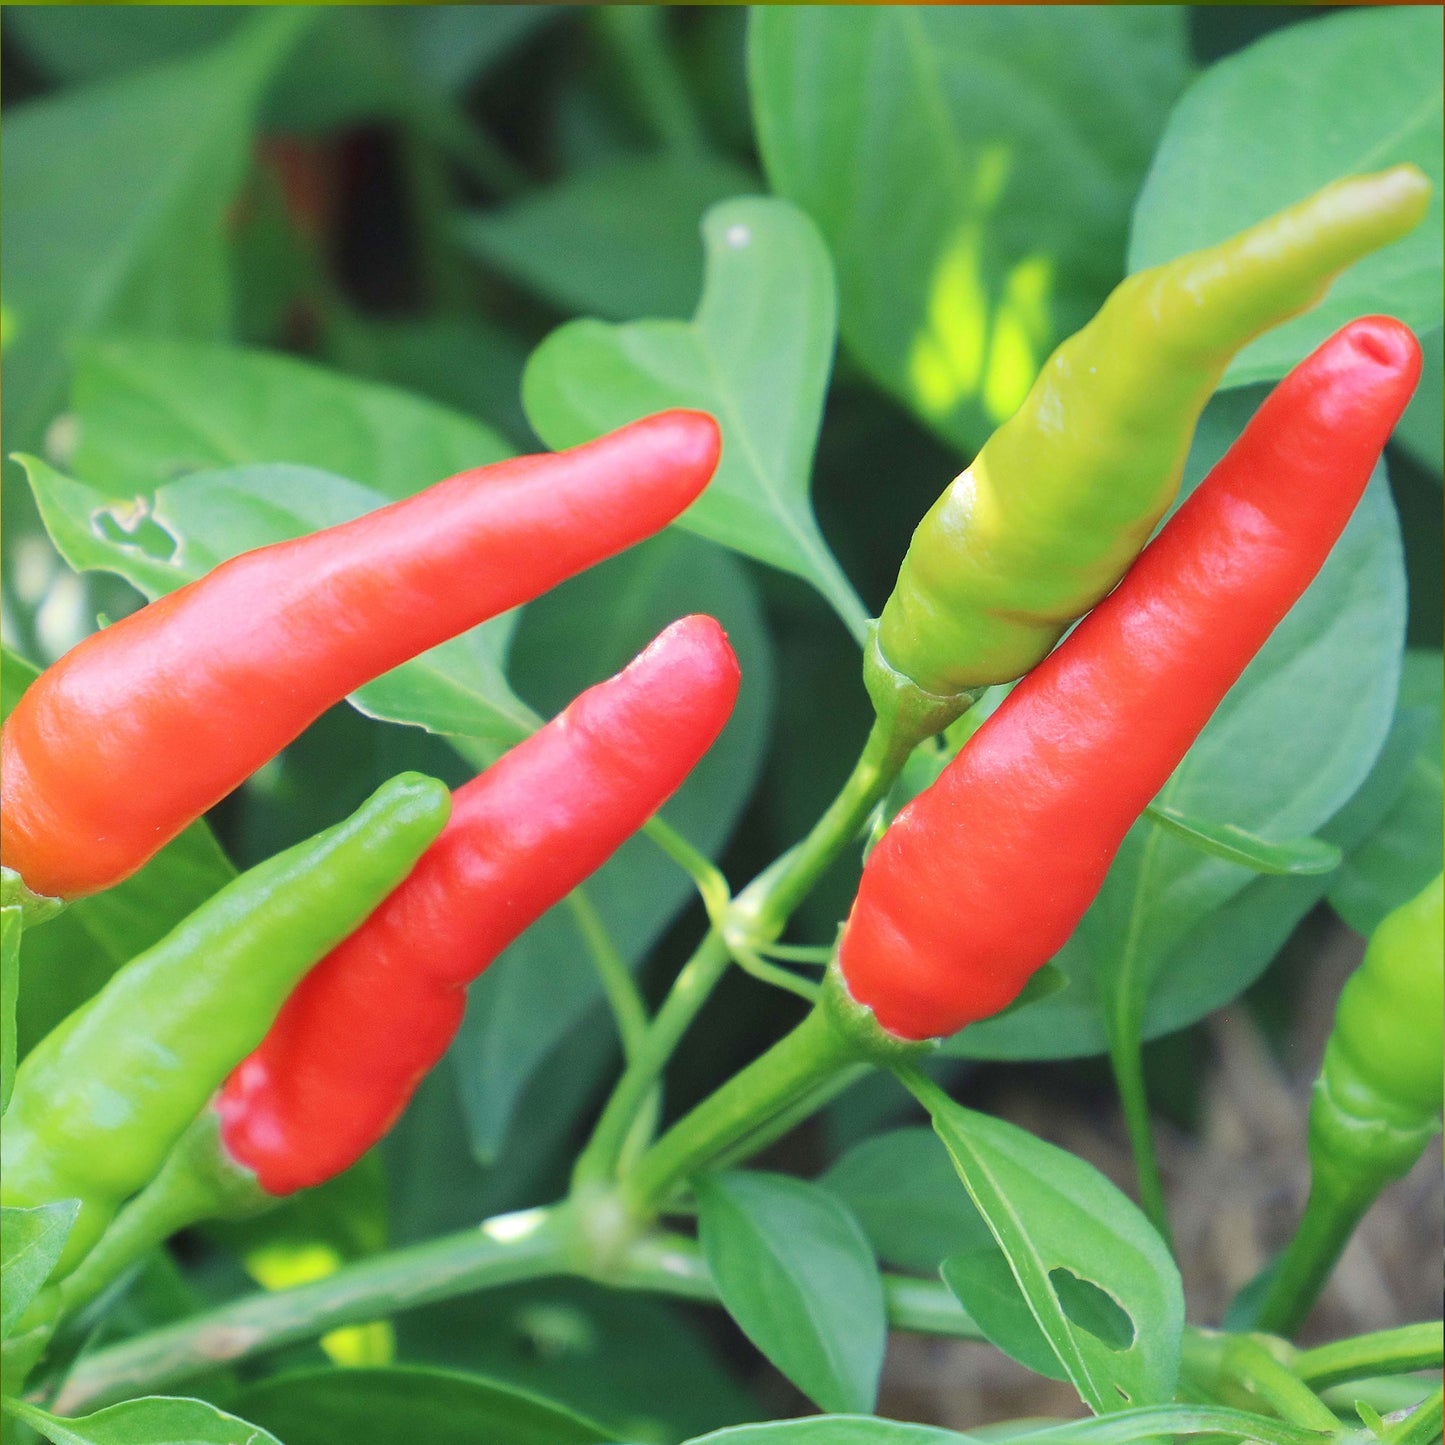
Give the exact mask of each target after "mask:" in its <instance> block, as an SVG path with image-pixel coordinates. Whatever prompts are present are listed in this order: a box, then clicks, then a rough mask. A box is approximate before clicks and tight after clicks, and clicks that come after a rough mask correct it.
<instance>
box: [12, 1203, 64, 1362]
mask: <svg viewBox="0 0 1445 1445" xmlns="http://www.w3.org/2000/svg"><path fill="white" fill-rule="evenodd" d="M79 1212H80V1201H79V1200H78V1199H61V1200H58V1201H57V1202H56V1203H54V1204H41V1205H38V1206H37V1207H36V1208H34V1209H10V1208H5V1209H0V1219H3V1221H4V1228H3V1229H0V1281H3V1286H0V1339H5V1338H8V1337H9V1335H10V1334H11V1333H12V1332H13V1331H14V1329H15V1326H16V1325H17V1324H19V1322H20V1318H21V1316H22V1315H24V1313H25V1310H26V1308H27V1306H28V1305H29V1304H30V1301H31V1300H33V1299H34V1298H35V1296H36V1295H37V1294H39V1293H40V1290H41V1287H42V1286H43V1285H44V1284H45V1281H46V1280H47V1279H49V1278H50V1271H51V1270H53V1269H54V1268H55V1265H56V1262H57V1261H58V1260H59V1259H60V1254H61V1251H62V1250H63V1249H64V1248H65V1241H66V1239H67V1237H68V1236H69V1234H70V1227H71V1225H73V1224H74V1223H75V1216H76V1215H77V1214H78V1213H79Z"/></svg>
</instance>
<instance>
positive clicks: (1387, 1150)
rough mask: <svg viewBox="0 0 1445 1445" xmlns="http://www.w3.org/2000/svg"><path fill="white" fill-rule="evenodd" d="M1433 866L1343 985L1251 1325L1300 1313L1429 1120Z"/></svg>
mask: <svg viewBox="0 0 1445 1445" xmlns="http://www.w3.org/2000/svg"><path fill="white" fill-rule="evenodd" d="M1442 1016H1445V876H1442V877H1438V878H1436V879H1435V881H1434V882H1433V883H1431V884H1429V885H1428V886H1427V887H1426V888H1425V889H1424V891H1423V892H1421V893H1419V894H1417V895H1416V896H1415V897H1414V898H1412V899H1411V900H1410V901H1409V902H1408V903H1405V904H1403V905H1401V906H1400V907H1399V908H1397V909H1396V910H1395V911H1394V912H1393V913H1391V914H1390V915H1389V916H1388V917H1387V918H1385V919H1384V921H1383V922H1381V924H1380V925H1379V927H1378V928H1376V929H1375V932H1374V933H1373V934H1372V935H1371V938H1370V945H1369V947H1368V948H1367V949H1366V950H1365V961H1364V962H1363V963H1362V964H1361V965H1360V967H1359V968H1358V969H1357V970H1356V971H1355V973H1354V974H1353V975H1352V976H1351V978H1350V980H1349V982H1348V983H1346V985H1345V988H1344V992H1343V993H1342V994H1341V995H1340V1004H1339V1008H1338V1010H1337V1011H1336V1014H1335V1028H1334V1032H1333V1033H1332V1034H1331V1035H1330V1040H1329V1043H1328V1044H1327V1045H1326V1047H1325V1059H1324V1064H1323V1066H1322V1067H1321V1069H1320V1076H1319V1078H1318V1079H1317V1080H1316V1081H1315V1090H1314V1098H1313V1100H1312V1102H1311V1104H1310V1131H1309V1150H1310V1174H1311V1180H1310V1196H1309V1201H1308V1203H1307V1204H1306V1205H1305V1212H1304V1215H1303V1217H1302V1218H1301V1220H1300V1227H1299V1229H1298V1231H1297V1232H1296V1234H1295V1237H1294V1239H1293V1240H1292V1241H1291V1242H1290V1245H1289V1248H1288V1249H1286V1250H1285V1253H1284V1255H1283V1257H1282V1258H1281V1260H1280V1263H1279V1267H1278V1269H1277V1270H1276V1271H1275V1274H1274V1278H1273V1280H1272V1282H1271V1284H1270V1288H1269V1292H1268V1294H1267V1295H1266V1297H1265V1301H1264V1303H1263V1305H1262V1306H1261V1307H1260V1312H1259V1317H1258V1324H1259V1327H1260V1328H1261V1329H1264V1330H1269V1331H1273V1332H1275V1333H1281V1334H1282V1333H1286V1332H1288V1331H1291V1330H1293V1329H1294V1328H1295V1326H1296V1325H1298V1323H1299V1322H1300V1321H1301V1320H1302V1319H1303V1318H1304V1316H1305V1314H1306V1312H1307V1311H1308V1310H1309V1308H1310V1306H1311V1305H1312V1304H1313V1303H1314V1301H1315V1298H1316V1296H1317V1295H1318V1294H1319V1292H1320V1290H1321V1289H1322V1288H1323V1286H1324V1283H1325V1281H1326V1279H1328V1278H1329V1274H1330V1271H1331V1270H1332V1269H1333V1268H1334V1265H1335V1261H1336V1260H1337V1259H1338V1258H1339V1256H1340V1252H1341V1251H1342V1250H1343V1249H1344V1247H1345V1244H1346V1242H1347V1241H1348V1240H1349V1237H1350V1235H1351V1234H1352V1233H1353V1231H1354V1228H1355V1226H1356V1225H1357V1224H1358V1223H1359V1221H1360V1220H1361V1218H1363V1216H1364V1214H1365V1211H1366V1210H1367V1209H1369V1207H1370V1205H1371V1204H1372V1203H1373V1202H1374V1200H1375V1197H1376V1196H1377V1195H1378V1194H1379V1192H1380V1191H1381V1190H1382V1189H1383V1188H1384V1187H1385V1185H1387V1184H1389V1183H1390V1182H1391V1181H1392V1180H1395V1179H1399V1178H1401V1177H1402V1176H1403V1175H1405V1174H1407V1173H1408V1172H1409V1171H1410V1169H1411V1168H1412V1166H1413V1165H1414V1163H1415V1161H1416V1160H1417V1159H1418V1158H1419V1157H1420V1155H1421V1154H1422V1153H1423V1152H1424V1149H1425V1146H1426V1145H1427V1144H1428V1143H1429V1142H1430V1140H1431V1139H1433V1138H1434V1137H1435V1135H1436V1133H1437V1132H1438V1131H1439V1129H1440V1109H1441V1099H1442V1093H1445V1079H1442V1057H1445V1024H1442Z"/></svg>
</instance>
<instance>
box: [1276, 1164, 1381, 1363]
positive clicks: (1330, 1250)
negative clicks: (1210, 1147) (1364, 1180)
mask: <svg viewBox="0 0 1445 1445" xmlns="http://www.w3.org/2000/svg"><path fill="white" fill-rule="evenodd" d="M1373 1200H1374V1193H1373V1191H1368V1190H1367V1191H1365V1192H1363V1193H1361V1194H1348V1193H1340V1192H1336V1191H1334V1190H1329V1189H1326V1188H1324V1187H1323V1186H1322V1184H1321V1181H1320V1180H1319V1179H1316V1180H1315V1183H1314V1187H1313V1188H1312V1189H1311V1190H1310V1197H1309V1200H1308V1202H1307V1203H1306V1204H1305V1210H1304V1213H1303V1214H1302V1215H1301V1216H1300V1222H1299V1228H1298V1229H1297V1230H1295V1234H1294V1238H1293V1239H1291V1240H1290V1242H1289V1245H1288V1246H1287V1248H1286V1249H1285V1252H1284V1253H1283V1254H1282V1255H1281V1256H1280V1259H1279V1263H1278V1265H1277V1266H1276V1267H1275V1270H1274V1274H1273V1277H1272V1278H1271V1280H1270V1284H1269V1291H1268V1293H1266V1295H1265V1297H1264V1302H1263V1304H1261V1305H1260V1307H1259V1314H1258V1316H1257V1317H1256V1319H1255V1327H1256V1328H1257V1329H1260V1330H1263V1331H1264V1332H1266V1333H1267V1334H1271V1335H1292V1334H1293V1333H1294V1332H1295V1331H1296V1330H1297V1329H1298V1328H1299V1327H1300V1324H1301V1323H1302V1322H1303V1320H1304V1317H1305V1316H1306V1315H1307V1314H1308V1313H1309V1312H1310V1310H1311V1309H1313V1308H1314V1303H1315V1301H1316V1300H1317V1299H1318V1298H1319V1296H1320V1291H1321V1290H1322V1289H1324V1287H1325V1283H1326V1282H1327V1281H1328V1279H1329V1277H1330V1274H1331V1272H1332V1271H1333V1269H1334V1267H1335V1264H1336V1262H1337V1261H1338V1260H1339V1257H1340V1255H1341V1254H1342V1253H1343V1252H1344V1248H1345V1245H1347V1244H1348V1243H1349V1242H1350V1236H1351V1235H1352V1234H1353V1233H1354V1232H1355V1226H1356V1225H1357V1224H1358V1223H1359V1222H1360V1220H1361V1218H1363V1216H1364V1214H1365V1211H1366V1210H1367V1209H1368V1208H1369V1207H1370V1205H1371V1203H1372V1202H1373Z"/></svg>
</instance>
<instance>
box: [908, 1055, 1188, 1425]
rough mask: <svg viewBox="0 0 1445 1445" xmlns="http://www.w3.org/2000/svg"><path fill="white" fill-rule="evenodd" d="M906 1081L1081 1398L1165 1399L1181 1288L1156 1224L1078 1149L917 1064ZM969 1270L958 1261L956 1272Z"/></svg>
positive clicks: (1112, 1403) (1111, 1407) (996, 1315)
mask: <svg viewBox="0 0 1445 1445" xmlns="http://www.w3.org/2000/svg"><path fill="white" fill-rule="evenodd" d="M907 1082H908V1084H909V1087H910V1088H911V1089H912V1090H913V1092H914V1094H915V1095H916V1096H917V1098H918V1100H919V1102H920V1103H922V1104H923V1105H924V1107H925V1108H926V1109H928V1111H929V1112H930V1113H931V1114H932V1116H933V1126H934V1128H935V1129H937V1131H938V1134H939V1137H940V1138H941V1139H942V1140H943V1142H944V1144H945V1145H946V1146H947V1148H948V1152H949V1154H950V1155H951V1156H952V1158H953V1162H954V1167H955V1168H956V1169H957V1170H958V1173H959V1177H960V1178H961V1179H962V1180H963V1182H964V1184H965V1185H966V1186H967V1188H968V1192H969V1194H970V1195H972V1197H973V1202H974V1203H975V1204H976V1205H977V1206H978V1210H979V1213H980V1214H982V1215H983V1217H984V1220H985V1221H986V1222H987V1224H988V1227H989V1229H990V1230H991V1231H992V1233H993V1236H994V1238H995V1240H997V1242H998V1245H999V1247H1000V1249H1001V1250H1002V1251H1003V1254H1004V1256H1005V1257H1006V1259H1007V1261H1008V1266H1009V1269H1010V1270H1011V1271H1012V1274H1013V1277H1014V1279H1015V1281H1016V1282H1017V1285H1018V1288H1019V1290H1020V1291H1021V1292H1022V1295H1023V1298H1024V1300H1025V1301H1026V1302H1027V1306H1028V1310H1029V1313H1030V1314H1031V1315H1032V1316H1033V1318H1034V1320H1035V1321H1036V1322H1037V1324H1038V1326H1039V1328H1040V1329H1041V1330H1042V1331H1043V1334H1044V1336H1045V1338H1046V1339H1047V1340H1048V1343H1049V1346H1050V1347H1051V1349H1052V1350H1053V1352H1054V1353H1055V1355H1056V1356H1057V1357H1058V1360H1059V1363H1060V1365H1061V1366H1062V1367H1063V1369H1064V1371H1065V1373H1066V1374H1067V1376H1068V1378H1069V1379H1070V1380H1071V1381H1072V1382H1073V1385H1074V1388H1075V1389H1076V1390H1078V1392H1079V1395H1080V1398H1081V1399H1082V1400H1083V1401H1084V1402H1085V1404H1087V1405H1088V1406H1089V1407H1090V1408H1091V1409H1092V1410H1094V1411H1095V1413H1097V1414H1107V1413H1109V1412H1112V1411H1115V1410H1120V1409H1123V1408H1125V1407H1127V1406H1129V1405H1148V1404H1156V1403H1164V1402H1167V1401H1168V1400H1170V1399H1171V1398H1172V1397H1173V1393H1174V1384H1175V1380H1176V1378H1177V1376H1178V1373H1179V1353H1180V1341H1181V1338H1182V1335H1183V1329H1184V1291H1183V1285H1182V1284H1181V1282H1180V1279H1179V1271H1178V1269H1177V1268H1176V1267H1175V1264H1174V1261H1173V1260H1172V1259H1171V1258H1170V1256H1169V1251H1168V1250H1167V1249H1166V1248H1165V1246H1164V1242H1163V1240H1161V1239H1160V1237H1159V1235H1158V1234H1157V1233H1156V1232H1155V1230H1154V1228H1153V1226H1152V1225H1151V1224H1150V1223H1149V1222H1148V1221H1147V1220H1146V1219H1145V1218H1144V1216H1143V1215H1142V1214H1140V1212H1139V1211H1138V1209H1136V1208H1135V1206H1134V1205H1133V1204H1131V1203H1130V1202H1129V1200H1128V1199H1126V1198H1125V1197H1124V1196H1123V1195H1122V1194H1121V1193H1120V1192H1119V1191H1118V1190H1117V1189H1116V1188H1115V1187H1114V1186H1113V1185H1112V1184H1110V1183H1109V1181H1108V1180H1107V1179H1105V1178H1104V1176H1103V1175H1102V1174H1100V1173H1099V1172H1098V1171H1097V1170H1096V1169H1094V1168H1093V1167H1092V1166H1091V1165H1089V1164H1087V1163H1085V1162H1084V1161H1083V1160H1082V1159H1079V1158H1076V1157H1075V1156H1074V1155H1072V1154H1069V1153H1067V1152H1065V1151H1064V1150H1062V1149H1058V1148H1056V1147H1055V1146H1053V1145H1052V1144H1046V1143H1044V1142H1043V1140H1041V1139H1036V1138H1034V1136H1033V1135H1031V1134H1028V1133H1026V1132H1025V1131H1024V1130H1022V1129H1019V1128H1017V1127H1016V1126H1014V1125H1012V1124H1007V1123H1004V1122H1003V1121H1002V1120H1000V1119H992V1118H989V1117H988V1116H987V1115H984V1114H976V1113H974V1112H973V1111H972V1110H969V1109H964V1108H962V1107H961V1106H960V1105H958V1104H955V1103H954V1102H953V1100H951V1099H950V1098H949V1097H948V1096H947V1095H946V1094H945V1093H944V1092H943V1091H942V1090H941V1089H939V1088H938V1087H937V1085H935V1084H933V1083H931V1082H930V1081H929V1080H927V1079H925V1078H923V1077H922V1076H921V1075H911V1076H910V1077H909V1078H908V1080H907ZM965 1273H966V1272H965V1271H962V1270H960V1269H955V1277H956V1278H963V1277H964V1274H965ZM978 1294H979V1297H980V1299H981V1300H982V1299H984V1298H985V1295H986V1291H983V1290H979V1291H978ZM960 1298H963V1297H962V1296H960ZM997 1300H998V1296H997V1294H996V1293H995V1295H994V1297H993V1299H992V1300H991V1301H986V1302H985V1312H986V1313H990V1314H991V1315H992V1319H993V1322H994V1325H995V1326H996V1327H997V1326H999V1324H1000V1321H1003V1322H1004V1329H1005V1332H1006V1337H1008V1338H1010V1339H1011V1342H1012V1343H1013V1345H1014V1347H1015V1348H1017V1347H1018V1344H1019V1341H1020V1339H1021V1338H1022V1336H1021V1335H1019V1334H1017V1333H1014V1334H1007V1315H1006V1311H1007V1306H1004V1308H1003V1309H994V1310H992V1311H990V1310H989V1304H990V1303H993V1304H997ZM965 1307H966V1308H968V1309H970V1310H972V1308H973V1305H972V1302H971V1301H965ZM979 1324H980V1325H981V1326H982V1327H983V1328H984V1329H986V1330H987V1329H988V1328H989V1325H988V1324H986V1323H985V1322H984V1321H983V1320H980V1321H979ZM1025 1348H1027V1347H1025Z"/></svg>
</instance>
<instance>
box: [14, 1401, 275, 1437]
mask: <svg viewBox="0 0 1445 1445" xmlns="http://www.w3.org/2000/svg"><path fill="white" fill-rule="evenodd" d="M6 1405H7V1408H8V1409H10V1410H11V1411H12V1413H14V1414H15V1415H17V1416H18V1417H19V1418H20V1419H22V1420H24V1421H25V1422H26V1424H28V1425H31V1426H33V1427H34V1428H35V1429H36V1430H38V1431H39V1432H40V1434H41V1435H43V1436H44V1437H45V1438H46V1439H47V1440H51V1441H53V1442H54V1445H281V1441H279V1440H278V1439H277V1438H276V1437H275V1436H274V1435H272V1434H270V1433H269V1432H268V1431H266V1430H262V1429H258V1428H257V1427H256V1426H255V1425H252V1424H250V1423H249V1422H248V1421H246V1420H242V1419H239V1418H238V1417H237V1416H235V1415H228V1414H227V1413H226V1411H224V1410H219V1409H217V1408H216V1406H214V1405H208V1404H207V1403H206V1402H205V1401H204V1400H183V1399H171V1398H168V1397H167V1396H164V1395H150V1396H147V1397H145V1398H144V1399H140V1400H127V1401H126V1402H125V1403H124V1404H123V1405H110V1406H107V1407H106V1408H105V1409H104V1410H97V1411H96V1412H95V1414H93V1415H83V1416H81V1417H80V1418H79V1419H76V1420H69V1419H62V1418H61V1417H60V1416H59V1415H52V1414H51V1413H50V1412H49V1411H48V1410H41V1409H38V1408H37V1407H36V1406H34V1405H28V1404H22V1403H20V1402H17V1401H7V1402H6Z"/></svg>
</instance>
